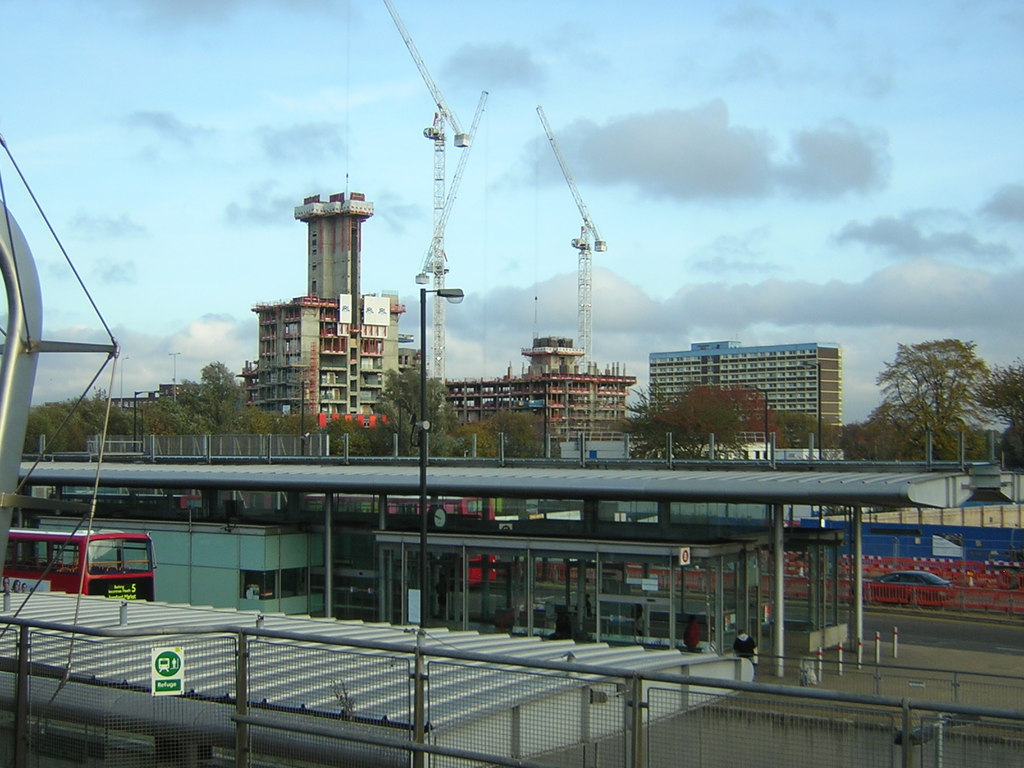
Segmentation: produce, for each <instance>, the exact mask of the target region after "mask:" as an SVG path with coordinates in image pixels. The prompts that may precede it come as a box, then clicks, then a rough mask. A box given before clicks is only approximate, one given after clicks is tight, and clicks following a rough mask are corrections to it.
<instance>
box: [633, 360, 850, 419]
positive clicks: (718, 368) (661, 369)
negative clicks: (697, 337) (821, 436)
mask: <svg viewBox="0 0 1024 768" xmlns="http://www.w3.org/2000/svg"><path fill="white" fill-rule="evenodd" d="M649 360H650V386H651V393H652V394H654V395H655V396H657V397H669V398H670V397H672V396H673V395H678V394H680V393H682V392H684V391H686V390H687V389H689V388H691V387H695V386H702V385H703V386H711V387H744V388H748V389H755V390H758V391H759V392H761V393H762V394H763V396H764V397H765V399H766V400H767V402H768V406H769V407H770V408H771V409H773V410H776V411H797V412H800V413H806V414H809V415H811V416H813V417H814V418H816V419H817V418H820V420H821V422H822V423H824V424H834V425H840V424H842V423H843V356H842V351H841V350H840V348H839V345H838V344H819V343H806V344H777V345H770V346H755V347H744V346H741V344H740V342H738V341H712V342H700V343H696V344H691V345H690V348H689V349H688V350H684V351H679V352H652V353H651V354H650V356H649Z"/></svg>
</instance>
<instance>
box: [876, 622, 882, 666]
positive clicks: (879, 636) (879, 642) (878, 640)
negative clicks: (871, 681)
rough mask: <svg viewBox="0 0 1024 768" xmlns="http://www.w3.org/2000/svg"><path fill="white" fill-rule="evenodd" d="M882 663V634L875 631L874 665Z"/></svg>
mask: <svg viewBox="0 0 1024 768" xmlns="http://www.w3.org/2000/svg"><path fill="white" fill-rule="evenodd" d="M881 661H882V633H881V632H879V631H878V630H875V664H879V663H881Z"/></svg>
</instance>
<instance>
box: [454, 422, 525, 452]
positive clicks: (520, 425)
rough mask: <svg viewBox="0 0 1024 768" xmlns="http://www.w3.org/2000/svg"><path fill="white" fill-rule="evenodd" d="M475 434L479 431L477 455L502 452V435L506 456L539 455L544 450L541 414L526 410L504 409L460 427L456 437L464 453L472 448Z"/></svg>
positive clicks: (458, 447) (457, 444)
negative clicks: (500, 445) (501, 436)
mask: <svg viewBox="0 0 1024 768" xmlns="http://www.w3.org/2000/svg"><path fill="white" fill-rule="evenodd" d="M473 435H476V455H477V456H480V457H483V458H494V457H496V456H497V455H498V444H499V440H500V438H499V435H504V436H505V456H507V457H509V458H529V457H536V456H540V455H541V453H542V452H543V445H542V441H543V438H542V437H541V436H540V435H539V434H538V430H537V417H536V416H534V415H533V414H531V413H526V412H523V411H500V412H499V413H496V414H494V416H492V417H491V418H489V419H484V420H482V421H476V422H473V423H471V424H463V425H462V426H461V427H458V428H456V429H455V431H454V434H453V437H454V440H455V444H456V449H457V450H461V454H460V455H470V453H471V452H472V436H473Z"/></svg>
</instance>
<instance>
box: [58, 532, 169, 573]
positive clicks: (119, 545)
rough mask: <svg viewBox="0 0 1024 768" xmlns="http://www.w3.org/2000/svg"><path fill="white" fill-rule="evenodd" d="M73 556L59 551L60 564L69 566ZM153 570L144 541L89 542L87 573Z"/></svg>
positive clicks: (143, 571)
mask: <svg viewBox="0 0 1024 768" xmlns="http://www.w3.org/2000/svg"><path fill="white" fill-rule="evenodd" d="M74 560H75V558H74V556H73V555H72V556H71V557H68V552H67V551H66V550H65V551H64V552H63V553H61V564H63V565H67V566H71V565H73V564H74ZM151 570H153V563H152V561H151V559H150V554H149V543H148V542H146V541H123V540H120V539H100V540H99V541H91V542H89V573H145V572H147V571H151Z"/></svg>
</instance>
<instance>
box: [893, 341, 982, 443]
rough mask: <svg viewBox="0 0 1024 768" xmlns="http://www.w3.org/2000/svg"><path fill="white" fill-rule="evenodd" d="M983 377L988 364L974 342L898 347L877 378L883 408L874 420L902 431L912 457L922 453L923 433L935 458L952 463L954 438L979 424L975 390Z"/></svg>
mask: <svg viewBox="0 0 1024 768" xmlns="http://www.w3.org/2000/svg"><path fill="white" fill-rule="evenodd" d="M987 376H988V366H987V365H986V364H985V361H984V360H982V359H981V358H979V357H978V355H977V353H976V352H975V344H974V342H965V341H960V340H958V339H941V340H938V341H925V342H922V343H920V344H914V345H910V346H907V345H904V344H900V345H898V347H897V351H896V358H895V360H893V362H891V363H886V365H885V368H884V369H883V370H882V372H881V373H879V374H878V379H877V381H876V383H877V384H878V385H879V386H880V387H881V388H882V406H884V409H883V410H881V411H878V412H877V413H876V414H873V418H874V417H877V418H887V419H889V420H890V421H891V422H892V424H893V425H894V426H897V427H900V428H903V429H906V430H907V432H908V437H909V438H910V440H911V448H912V450H914V451H916V455H917V456H919V457H920V456H923V455H924V445H925V435H926V434H927V433H931V435H932V446H933V451H934V458H936V459H943V460H954V459H956V458H957V446H958V444H959V434H960V433H961V432H968V431H970V430H972V429H976V425H977V424H979V423H980V422H981V420H982V413H983V412H982V409H981V406H980V405H979V403H978V392H979V388H980V386H981V385H982V383H983V382H984V381H985V380H986V377H987ZM908 458H909V457H908Z"/></svg>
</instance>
